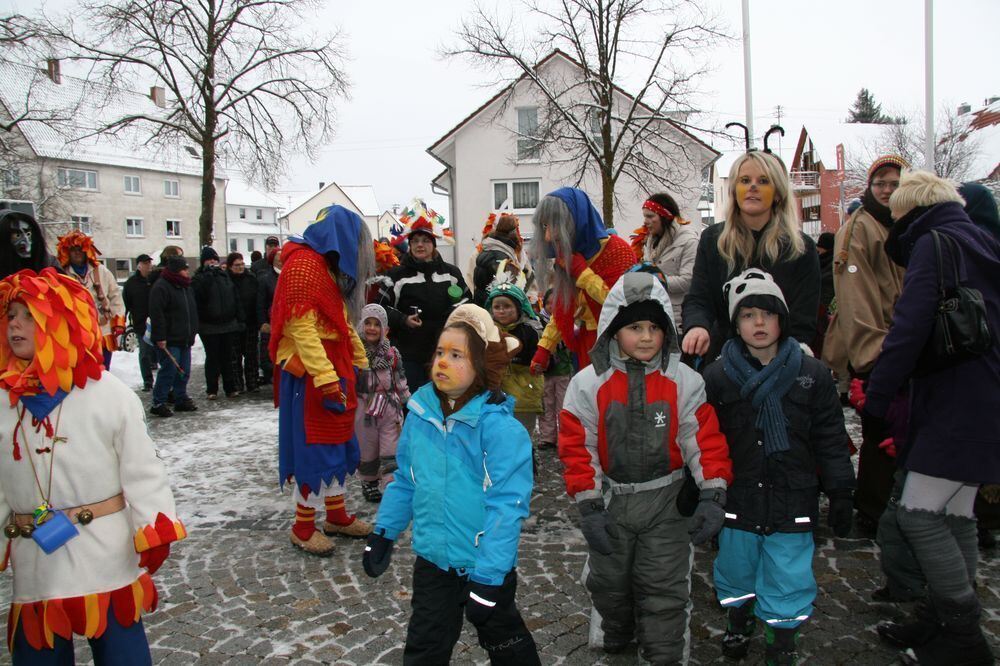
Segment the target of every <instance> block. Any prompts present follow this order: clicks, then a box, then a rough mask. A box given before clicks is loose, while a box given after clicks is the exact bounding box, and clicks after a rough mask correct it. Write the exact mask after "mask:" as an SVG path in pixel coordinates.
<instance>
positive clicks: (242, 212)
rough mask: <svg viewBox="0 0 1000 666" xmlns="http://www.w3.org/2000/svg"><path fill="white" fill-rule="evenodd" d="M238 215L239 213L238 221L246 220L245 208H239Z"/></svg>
mask: <svg viewBox="0 0 1000 666" xmlns="http://www.w3.org/2000/svg"><path fill="white" fill-rule="evenodd" d="M239 213H240V219H241V220H245V219H247V209H246V208H240V211H239Z"/></svg>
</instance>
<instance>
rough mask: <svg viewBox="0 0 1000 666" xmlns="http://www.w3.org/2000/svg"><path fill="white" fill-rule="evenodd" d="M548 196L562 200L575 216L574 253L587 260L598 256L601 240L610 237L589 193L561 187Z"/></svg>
mask: <svg viewBox="0 0 1000 666" xmlns="http://www.w3.org/2000/svg"><path fill="white" fill-rule="evenodd" d="M548 196H550V197H556V198H557V199H560V200H561V201H562V202H563V203H564V204H566V207H567V208H569V213H570V215H572V216H573V224H574V225H575V235H574V239H575V240H574V242H573V245H574V247H573V251H574V252H579V253H580V254H582V255H583V256H584V258H586V259H590V258H591V257H593V256H594V255H595V254H597V253H598V251H600V249H601V240H602V239H604V238H607V237H608V230H607V229H606V228H605V227H604V220H602V219H601V214H600V213H598V212H597V209H596V208H594V204H592V203H590V197H588V196H587V193H586V192H584V191H583V190H578V189H576V188H575V187H561V188H559V189H558V190H556V191H555V192H550V193H549V194H548Z"/></svg>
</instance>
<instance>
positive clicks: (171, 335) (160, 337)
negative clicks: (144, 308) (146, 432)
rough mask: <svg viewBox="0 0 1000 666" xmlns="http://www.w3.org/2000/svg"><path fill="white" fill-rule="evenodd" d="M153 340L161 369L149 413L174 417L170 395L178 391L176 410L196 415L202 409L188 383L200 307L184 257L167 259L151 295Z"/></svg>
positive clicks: (154, 387) (151, 333)
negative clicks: (171, 392)
mask: <svg viewBox="0 0 1000 666" xmlns="http://www.w3.org/2000/svg"><path fill="white" fill-rule="evenodd" d="M149 324H150V339H151V340H152V342H153V344H154V345H155V346H156V348H157V349H156V357H157V360H158V362H159V364H160V370H159V371H158V372H157V373H156V383H155V384H154V385H153V405H152V408H151V409H150V410H149V411H150V413H152V414H154V415H156V416H172V415H173V412H171V411H170V408H169V407H168V406H167V396H168V395H169V393H170V391H171V390H173V392H174V409H175V410H177V411H178V412H193V411H196V410H197V409H198V408H197V407H196V406H195V404H194V401H193V400H191V398H190V397H188V394H187V384H188V378H189V377H190V376H191V346H192V345H193V344H194V336H195V334H197V333H198V306H197V305H196V304H195V301H194V293H193V292H192V291H191V278H190V274H189V272H188V265H187V260H186V259H184V257H182V256H179V255H178V256H173V257H170V258H168V259H167V262H166V266H165V267H164V268H163V270H161V271H160V279H158V280H157V281H156V282H155V283H154V284H153V287H152V289H150V292H149Z"/></svg>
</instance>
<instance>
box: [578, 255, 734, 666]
mask: <svg viewBox="0 0 1000 666" xmlns="http://www.w3.org/2000/svg"><path fill="white" fill-rule="evenodd" d="M647 300H652V301H655V302H657V303H659V304H660V305H661V307H663V310H664V312H665V313H666V316H667V317H668V318H669V319H670V321H671V323H672V322H673V309H672V308H671V306H670V298H669V296H668V295H667V292H666V290H665V289H664V288H663V286H662V285H661V283H660V282H659V281H658V280H657V279H655V278H654V277H653V276H652V275H650V274H648V273H638V272H637V273H626V274H625V275H624V276H623V277H622V278H621V279H620V280H619V281H618V282H617V283H616V284H615V285H614V287H613V288H612V289H611V291H610V292H609V294H608V297H607V300H605V302H604V307H603V309H602V310H601V318H600V321H599V323H598V338H597V342H596V344H595V345H594V347H593V349H592V350H591V354H590V361H591V364H592V365H590V366H589V367H587V368H584V369H583V370H581V371H580V373H579V374H577V375H576V376H575V377H574V378H573V380H572V381H571V382H570V385H569V388H568V389H567V391H566V398H565V402H564V403H563V410H562V413H561V416H560V432H559V457H560V458H561V459H562V461H563V464H564V465H565V471H564V477H565V481H566V491H567V493H568V494H569V495H570V496H571V497H573V498H574V499H575V500H576V501H578V502H579V501H583V500H589V499H593V498H595V497H603V498H604V502H605V504H606V505H607V508H608V512H609V514H610V517H611V520H612V522H613V523H614V525H615V530H614V531H615V534H613V535H612V537H611V542H612V545H613V548H614V551H613V553H612V554H611V555H602V554H600V553H598V552H596V551H593V550H591V552H590V560H589V569H590V570H589V573H588V574H587V575H586V585H587V589H588V590H589V591H590V593H591V597H592V600H593V603H594V608H595V609H596V610H597V612H598V613H600V615H601V617H602V618H603V621H602V629H603V632H604V634H605V638H604V643H605V644H609V643H612V642H615V643H619V642H625V641H627V640H629V639H630V638H631V637H632V635H633V634H635V636H636V638H637V639H638V641H639V645H640V648H641V651H642V656H643V657H644V658H645V659H646V660H648V661H651V662H653V663H674V662H677V663H680V662H685V661H687V656H688V653H689V649H690V646H689V632H688V621H689V618H690V612H691V603H690V577H691V562H692V558H693V548H692V546H691V542H690V538H689V536H688V520H687V518H685V517H683V516H682V515H681V514H680V513H679V512H678V509H677V496H678V493H679V492H680V489H681V486H682V485H683V481H684V467H685V465H686V466H687V468H688V469H689V470H690V472H691V475H692V476H693V478H694V480H695V482H696V483H697V485H698V486H699V487H700V488H723V489H724V488H726V487H727V486H728V484H729V483H730V481H732V466H731V462H730V460H729V451H728V448H727V446H726V440H725V438H724V437H723V436H722V434H721V433H720V432H719V424H718V421H717V419H716V416H715V411H714V409H713V408H712V406H711V405H709V404H708V403H707V402H706V401H705V384H704V382H703V381H702V379H701V376H700V375H698V373H696V372H694V371H693V370H691V369H690V368H688V367H687V366H684V365H681V364H680V362H679V355H678V354H676V353H669V351H670V350H669V349H666V348H665V349H664V350H663V352H662V353H661V354H660V355H658V356H657V357H655V358H654V359H652V360H651V361H649V362H647V363H641V362H639V361H635V360H633V359H630V358H628V357H624V356H623V355H622V354H621V352H620V351H619V348H618V343H617V341H616V340H615V339H614V337H613V335H611V334H609V333H608V326H609V324H610V323H611V321H612V320H613V319H614V318H615V316H616V315H617V314H618V311H619V310H620V309H622V308H624V307H625V306H627V305H630V304H632V303H637V302H640V301H647ZM668 336H669V339H668V340H667V342H666V343H665V345H664V346H665V347H667V345H668V344H672V345H675V344H676V343H675V338H676V336H675V334H674V332H673V331H670V332H669V333H668Z"/></svg>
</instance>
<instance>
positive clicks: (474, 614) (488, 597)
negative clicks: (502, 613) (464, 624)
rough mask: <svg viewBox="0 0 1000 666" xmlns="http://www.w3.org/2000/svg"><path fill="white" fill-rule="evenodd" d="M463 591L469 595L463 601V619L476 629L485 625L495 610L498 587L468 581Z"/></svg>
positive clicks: (498, 593) (498, 592)
mask: <svg viewBox="0 0 1000 666" xmlns="http://www.w3.org/2000/svg"><path fill="white" fill-rule="evenodd" d="M465 591H466V593H467V594H468V595H469V598H468V599H466V601H465V617H466V618H468V620H469V622H471V623H472V624H474V625H476V626H477V627H479V626H482V625H484V624H486V621H487V620H488V619H490V615H492V614H493V609H494V608H496V605H497V598H498V597H499V595H500V586H499V585H486V584H484V583H477V582H475V581H471V580H470V581H469V584H468V585H466V587H465Z"/></svg>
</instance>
